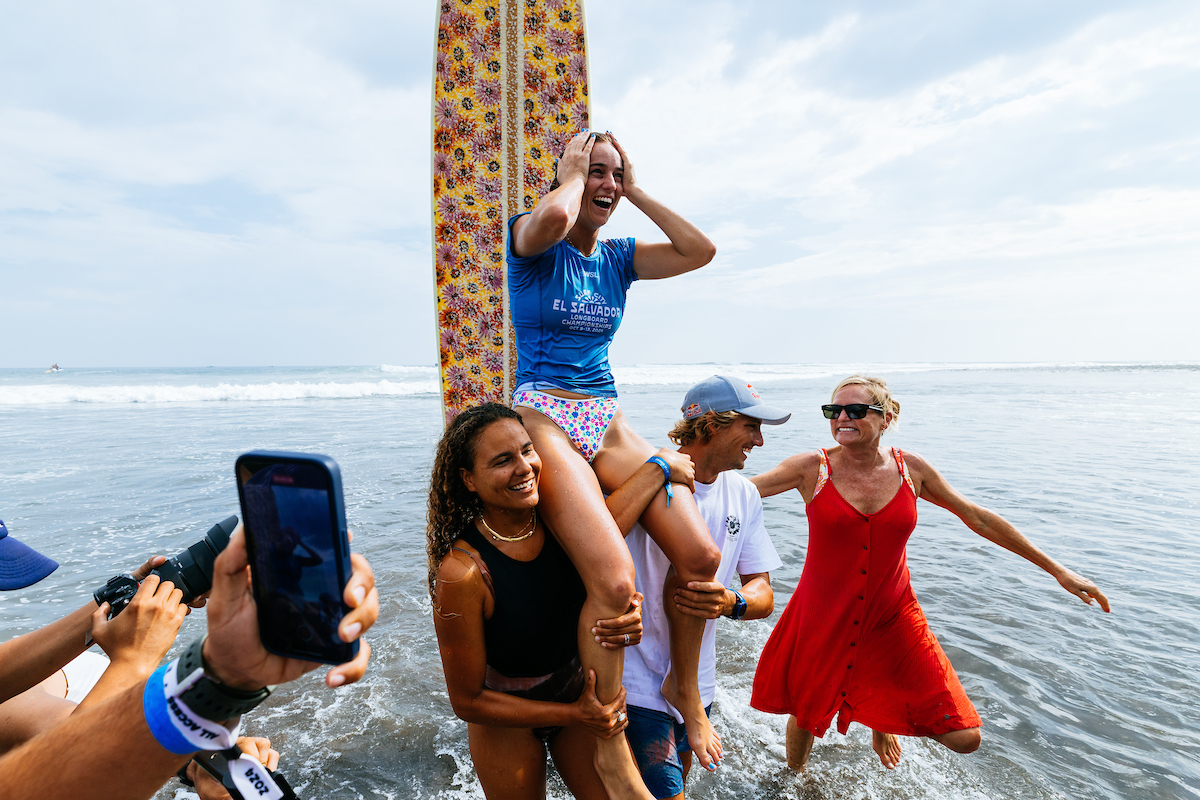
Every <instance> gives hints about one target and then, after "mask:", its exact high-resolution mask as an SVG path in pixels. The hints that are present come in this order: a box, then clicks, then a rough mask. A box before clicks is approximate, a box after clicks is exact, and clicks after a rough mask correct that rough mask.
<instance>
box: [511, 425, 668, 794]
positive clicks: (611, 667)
mask: <svg viewBox="0 0 1200 800" xmlns="http://www.w3.org/2000/svg"><path fill="white" fill-rule="evenodd" d="M517 411H518V413H520V414H521V418H522V419H523V420H524V421H525V428H526V430H528V431H529V436H530V439H531V440H532V441H533V446H534V448H536V449H537V452H538V455H539V456H540V457H541V459H542V474H541V479H540V483H539V494H540V502H539V503H538V511H539V513H540V514H541V516H542V519H544V520H545V521H546V523H547V524H548V525H549V527H550V529H551V530H552V531H553V532H554V535H555V537H556V538H557V539H558V541H559V543H560V544H561V545H562V547H563V550H565V551H566V553H567V556H568V557H569V558H570V559H571V563H572V564H574V565H575V569H576V570H578V572H579V576H580V577H581V578H582V579H583V584H584V586H585V587H586V588H587V600H586V602H585V603H584V605H583V611H582V613H581V614H580V617H579V660H580V661H581V662H582V664H583V668H584V670H588V669H594V670H595V671H596V695H597V697H599V699H600V702H602V703H608V702H611V701H612V699H613V698H614V697H616V696H617V693H618V692H619V691H620V690H621V668H622V666H623V664H624V654H623V653H622V652H621V651H620V650H608V649H605V648H603V647H601V646H600V645H599V644H598V643H597V642H596V640H595V638H594V637H593V636H592V631H591V629H592V627H593V626H594V625H595V624H596V621H597V620H601V619H612V618H613V617H618V616H620V615H621V614H624V613H625V611H626V610H627V609H628V608H629V603H630V601H631V600H632V599H633V592H634V584H633V559H632V558H630V556H629V549H628V548H627V547H626V546H625V540H624V538H623V537H622V536H621V532H620V530H618V529H617V525H616V523H615V522H613V518H612V514H610V513H609V511H608V507H607V506H605V505H604V495H603V493H602V492H601V491H600V484H599V482H597V480H596V475H595V473H594V472H592V469H591V467H590V466H588V463H587V461H585V460H584V458H583V456H581V455H579V452H578V451H577V450H576V449H575V447H574V445H572V444H571V441H570V440H569V439H568V438H567V435H566V434H565V433H563V431H562V429H561V428H559V427H558V425H556V424H554V422H552V421H551V420H550V419H549V418H547V417H546V416H544V415H542V414H541V413H539V412H537V411H534V410H533V409H529V408H518V409H517ZM595 764H596V771H597V772H598V773H599V775H600V778H601V780H603V781H604V787H605V789H606V790H607V791H608V794H609V796H610V797H612V798H614V800H616V798H630V797H632V798H642V799H643V800H646V799H650V797H651V796H650V793H649V792H648V791H646V786H645V784H644V783H642V778H641V775H640V774H639V773H638V770H637V764H636V763H635V762H634V760H633V754H632V753H631V752H630V751H629V745H628V743H627V742H626V741H625V735H624V734H623V733H622V734H618V735H616V736H614V737H612V738H611V739H597V741H596V758H595Z"/></svg>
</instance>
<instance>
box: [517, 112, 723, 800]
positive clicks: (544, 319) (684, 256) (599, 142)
mask: <svg viewBox="0 0 1200 800" xmlns="http://www.w3.org/2000/svg"><path fill="white" fill-rule="evenodd" d="M622 199H625V200H627V201H628V202H630V203H632V204H633V205H634V206H636V207H637V208H638V209H639V210H641V211H642V212H643V213H644V214H645V215H646V216H647V217H649V219H650V220H651V221H652V222H653V223H654V224H655V225H657V226H658V228H659V229H660V230H661V231H662V233H663V234H664V235H665V236H666V238H667V240H668V241H665V242H645V241H641V240H635V239H632V238H624V239H601V238H600V230H601V228H603V227H604V225H606V224H607V223H608V221H609V219H610V218H611V216H612V214H613V212H614V211H615V210H616V208H617V206H618V204H619V203H620V201H621V200H622ZM715 253H716V247H715V246H714V245H713V243H712V242H711V241H709V239H708V237H707V236H705V235H704V233H703V232H701V231H700V229H699V228H697V227H696V226H695V225H693V224H692V223H690V222H688V221H687V220H686V219H684V218H683V217H681V216H680V215H679V214H676V213H675V212H674V211H672V210H671V209H669V208H667V207H666V206H664V205H663V204H662V203H660V202H658V201H657V200H655V199H654V198H653V197H651V196H650V195H649V194H647V192H646V190H645V189H644V188H643V187H642V185H641V184H640V183H639V182H638V181H637V179H636V178H635V176H634V170H633V165H632V164H631V163H630V161H629V157H628V156H627V155H626V153H625V151H624V150H623V149H622V148H621V146H620V144H618V143H617V141H616V139H615V138H613V137H612V135H611V134H601V133H590V132H588V131H584V132H582V133H580V134H578V135H577V136H575V137H574V138H573V139H572V140H571V141H570V143H569V144H568V145H567V147H566V150H565V151H564V152H563V155H562V158H561V159H559V162H558V169H557V175H556V177H555V181H554V184H553V185H552V186H551V187H550V191H549V192H548V193H547V194H546V195H545V196H543V197H542V198H541V199H540V200H539V201H538V204H537V206H536V207H535V208H534V209H533V212H532V213H528V214H518V215H516V216H514V217H512V218H511V219H510V220H509V237H508V252H507V261H508V286H509V296H510V299H511V307H512V320H513V326H514V329H515V331H516V340H517V387H516V391H514V392H513V407H514V408H516V409H517V411H519V412H520V414H521V418H522V419H523V420H524V421H525V425H526V427H527V428H528V429H529V435H530V437H531V438H532V440H533V443H534V445H535V446H536V447H537V450H538V453H539V454H540V455H541V457H542V461H543V464H544V466H545V469H544V472H543V487H544V490H543V492H542V498H543V499H542V508H543V510H544V512H545V518H546V520H547V521H548V522H549V523H550V524H551V525H552V526H554V529H555V532H556V534H557V536H558V538H559V541H560V542H561V543H562V546H563V549H564V550H565V551H566V552H567V555H568V556H569V557H570V559H571V561H572V562H573V563H574V564H575V566H576V567H577V568H578V569H579V573H580V576H581V577H582V578H583V583H584V586H585V587H586V589H587V605H586V606H585V608H586V613H585V617H587V618H591V619H596V618H598V617H611V616H613V615H616V614H620V613H621V611H622V610H623V609H624V608H625V607H626V606H627V605H628V603H629V598H630V597H631V596H632V595H633V591H634V588H633V587H634V575H633V561H632V559H631V558H630V555H629V551H628V549H627V548H626V547H625V543H624V541H623V539H622V537H621V533H620V531H619V530H618V527H617V525H615V524H614V522H613V520H612V518H611V516H610V515H609V513H608V511H606V509H605V503H604V494H603V493H604V492H611V491H613V490H615V489H616V488H617V487H618V486H620V485H621V484H622V483H623V482H624V481H625V480H626V479H628V478H629V477H630V476H631V475H633V474H634V473H635V471H637V470H638V469H639V468H640V467H641V466H642V464H644V463H645V462H646V460H647V459H648V458H652V457H653V456H654V455H655V448H654V447H652V446H651V445H650V444H649V443H647V441H646V440H645V439H643V438H642V437H641V436H639V435H638V434H637V432H636V431H634V430H633V428H632V427H631V426H630V424H629V422H628V421H627V420H626V418H625V415H624V414H623V413H621V409H620V406H619V404H618V402H617V391H616V385H615V382H614V380H613V375H612V370H611V369H610V368H609V363H608V348H609V345H610V343H611V342H612V339H613V336H614V334H615V333H616V331H617V327H618V326H619V325H620V324H621V320H622V318H623V316H624V313H625V296H626V292H627V290H628V289H629V287H630V286H631V285H632V284H633V282H634V281H637V280H646V279H659V278H670V277H673V276H676V275H681V274H683V273H686V272H690V271H692V270H695V269H698V268H700V267H702V266H704V265H705V264H707V263H708V262H709V261H711V260H712V258H713V256H714V254H715ZM678 352H679V353H680V354H682V353H683V352H685V351H684V346H683V345H682V344H680V345H679V348H678ZM661 477H662V478H665V481H666V490H665V491H664V492H663V493H662V494H661V495H660V496H659V499H657V500H655V501H654V502H652V503H651V504H650V505H649V507H648V508H647V509H646V512H645V515H644V517H643V518H642V520H641V521H642V526H643V527H644V528H645V529H646V531H647V532H648V533H649V534H650V536H651V538H653V539H654V542H655V543H656V544H657V545H658V546H659V547H660V548H661V549H662V551H663V552H664V553H665V554H666V555H667V558H668V559H669V560H670V562H671V565H672V572H671V573H669V575H668V579H667V581H668V583H667V586H666V587H664V589H663V591H664V596H672V597H673V596H674V594H675V589H676V588H678V587H681V586H683V585H686V584H687V583H688V582H690V581H702V582H706V581H711V580H712V579H713V576H714V575H715V574H716V571H717V568H718V566H719V565H720V561H721V554H720V552H719V551H718V550H717V548H716V546H715V545H714V544H713V542H712V537H711V536H709V533H708V529H707V528H706V527H705V525H704V520H703V519H702V518H701V517H700V513H699V512H698V511H697V509H696V503H695V500H694V499H693V498H692V496H691V492H690V491H684V490H682V489H677V490H675V491H674V492H673V499H672V490H671V488H670V484H671V482H674V481H675V480H676V476H674V475H671V474H670V470H669V469H667V468H666V466H665V465H664V474H663V475H662V476H661ZM660 485H662V481H660ZM666 613H667V617H668V619H667V621H668V624H669V626H670V635H671V673H670V675H669V676H668V678H667V681H666V682H665V683H664V684H663V688H662V691H663V695H664V697H666V698H667V699H668V701H669V702H670V703H671V704H672V705H673V706H674V707H675V708H677V709H678V710H679V712H680V714H681V715H682V717H683V719H684V723H685V725H686V727H687V733H688V741H689V742H690V744H691V747H692V750H693V751H694V752H695V753H696V757H697V758H698V759H699V760H700V763H701V765H702V766H704V767H705V768H707V769H710V770H711V769H714V768H715V766H716V764H717V763H718V762H719V760H720V757H721V743H720V739H719V737H718V736H717V735H716V733H715V732H714V731H713V728H712V725H711V724H710V723H709V720H708V717H707V715H706V714H705V711H704V706H703V704H702V703H701V702H700V689H699V685H698V683H697V669H698V666H699V658H700V641H701V639H702V638H703V634H704V624H703V623H704V620H703V619H700V618H699V617H689V616H687V615H685V614H682V613H680V612H678V611H677V610H676V608H675V604H674V603H673V602H670V603H667V604H666ZM580 629H581V631H586V627H585V626H583V625H582V624H581V628H580ZM580 655H581V657H582V659H583V663H584V664H585V665H586V666H588V667H590V668H592V669H594V670H595V671H596V674H597V692H598V694H599V697H600V698H601V699H602V700H609V701H611V700H612V698H613V697H615V696H616V693H617V692H618V690H619V689H620V685H621V670H622V658H621V654H620V653H610V652H605V651H603V650H601V649H599V648H598V647H596V646H595V645H594V643H592V642H591V641H590V639H583V640H581V641H580ZM598 747H599V749H598V750H597V764H598V768H599V770H600V774H601V775H602V776H603V777H604V781H605V785H606V786H607V788H608V790H609V794H610V795H611V796H612V797H613V798H614V800H615V799H616V798H622V800H624V799H625V798H642V799H643V800H648V799H649V797H650V795H649V794H648V792H647V791H646V788H645V786H644V785H643V784H642V782H641V779H640V776H639V775H638V772H637V767H636V765H635V764H634V762H633V758H632V757H631V756H630V754H629V748H628V746H627V743H626V742H625V740H624V736H615V737H613V738H612V739H609V740H605V741H601V742H599V743H598Z"/></svg>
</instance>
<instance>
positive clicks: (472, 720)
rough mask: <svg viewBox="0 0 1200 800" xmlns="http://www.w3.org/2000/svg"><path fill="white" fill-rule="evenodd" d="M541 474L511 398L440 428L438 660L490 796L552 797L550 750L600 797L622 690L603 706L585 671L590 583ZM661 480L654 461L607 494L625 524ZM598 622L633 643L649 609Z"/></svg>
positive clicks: (577, 786)
mask: <svg viewBox="0 0 1200 800" xmlns="http://www.w3.org/2000/svg"><path fill="white" fill-rule="evenodd" d="M660 455H662V456H663V457H664V458H667V459H669V461H670V464H671V474H672V476H673V479H676V478H675V476H679V478H678V479H680V480H683V481H684V482H690V481H691V478H692V475H693V467H692V463H691V461H690V459H688V458H687V456H683V455H682V454H680V453H678V452H676V451H673V450H663V451H661V452H660ZM540 473H541V461H540V460H539V458H538V455H537V452H536V451H535V450H534V449H533V444H532V442H531V441H530V438H529V435H528V434H527V433H526V432H525V428H524V425H523V424H522V422H521V417H520V416H519V415H518V414H517V413H516V412H515V411H513V410H511V409H509V408H507V407H506V406H502V405H499V404H496V403H489V404H487V405H483V406H478V407H476V408H472V409H468V410H467V411H464V412H463V413H461V414H459V415H458V416H457V417H456V418H455V420H454V421H453V422H452V423H451V424H450V426H449V427H448V428H447V430H446V433H445V434H444V435H443V436H442V440H441V442H439V444H438V449H437V455H436V457H435V460H434V469H433V477H432V479H431V481H430V487H429V520H428V527H427V531H426V533H427V548H428V553H429V586H430V593H431V595H432V597H433V608H434V627H435V629H436V630H437V637H438V647H439V649H440V650H441V655H442V668H443V669H444V670H445V673H446V688H447V690H448V692H449V694H450V703H451V705H452V706H453V708H454V713H455V714H456V715H457V716H459V717H460V718H462V719H464V720H466V722H467V731H468V738H469V742H470V748H471V760H472V762H474V764H475V771H476V773H477V774H478V775H479V781H480V783H481V784H482V786H483V791H484V794H485V795H486V796H487V797H488V798H489V800H501V799H502V798H503V800H508V799H509V798H512V799H513V800H516V799H517V798H536V797H545V792H546V753H547V751H549V753H550V755H551V756H552V757H553V758H554V763H555V765H556V766H557V767H558V771H559V774H560V775H562V778H563V781H564V782H565V783H566V784H567V787H568V788H569V789H570V790H571V792H572V793H573V794H574V795H575V796H576V797H580V798H589V799H590V798H595V800H604V799H605V798H606V797H607V795H606V793H605V791H604V786H603V784H602V783H601V782H600V778H599V776H598V775H597V773H596V769H595V766H594V761H593V758H594V755H595V749H596V737H597V736H599V737H603V738H608V737H611V736H613V735H615V734H616V733H618V732H619V731H621V730H623V729H624V728H625V726H626V724H627V723H626V716H625V694H624V691H622V692H621V693H620V695H618V696H617V698H616V699H615V700H614V701H613V702H611V703H608V704H602V703H600V702H599V700H598V699H597V698H596V692H595V682H596V677H595V673H594V672H591V673H589V674H588V675H586V676H585V675H584V674H583V669H582V667H581V666H580V663H579V651H578V645H577V641H578V639H577V626H578V622H579V613H580V610H581V609H582V607H583V601H584V597H585V591H584V588H583V583H582V581H581V580H580V578H579V574H578V573H577V572H576V570H575V568H574V566H572V564H571V561H570V559H568V558H567V556H566V554H565V553H564V552H563V550H562V548H561V547H560V546H559V545H558V542H557V541H556V540H555V538H554V536H553V532H552V531H549V530H548V529H547V528H546V526H545V523H544V522H543V521H542V520H541V519H540V518H539V517H538V515H537V503H538V477H539V475H540ZM661 488H662V471H661V469H660V468H659V467H658V466H656V465H655V464H647V465H645V466H644V467H643V468H642V469H640V470H638V472H637V473H635V474H634V475H633V477H631V478H630V479H629V481H627V482H626V483H625V484H624V485H623V486H621V488H620V489H618V490H617V491H616V492H614V493H613V495H612V496H611V497H609V498H608V504H609V508H610V510H611V511H612V513H613V516H614V518H615V520H616V521H617V524H618V526H619V527H620V528H621V529H622V531H623V532H625V533H628V531H629V530H630V529H631V528H632V527H633V525H634V523H635V522H637V518H638V517H639V516H640V515H641V513H642V511H643V510H644V509H645V507H646V505H647V504H648V503H649V502H650V501H651V500H652V499H653V498H654V497H655V496H656V494H657V493H658V491H659V490H660V489H661ZM639 599H640V598H639ZM635 603H636V601H635ZM593 632H594V633H595V635H596V640H597V641H599V642H600V643H601V644H602V645H604V646H605V647H612V648H616V647H623V646H626V645H631V644H637V643H638V642H639V641H641V636H642V627H641V614H640V609H639V608H638V607H637V605H636V604H635V605H634V606H633V607H631V609H630V611H629V613H627V614H625V615H623V616H621V617H618V618H617V619H612V620H598V621H596V623H595V627H594V628H593Z"/></svg>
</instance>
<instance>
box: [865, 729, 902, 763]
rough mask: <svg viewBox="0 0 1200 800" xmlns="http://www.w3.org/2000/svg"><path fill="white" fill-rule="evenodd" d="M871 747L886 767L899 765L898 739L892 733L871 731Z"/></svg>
mask: <svg viewBox="0 0 1200 800" xmlns="http://www.w3.org/2000/svg"><path fill="white" fill-rule="evenodd" d="M871 749H872V750H874V751H875V755H877V756H879V762H880V763H881V764H883V765H884V766H885V767H887V768H888V769H895V768H896V767H897V766H899V765H900V739H899V738H897V737H896V734H894V733H880V732H879V731H876V730H872V731H871Z"/></svg>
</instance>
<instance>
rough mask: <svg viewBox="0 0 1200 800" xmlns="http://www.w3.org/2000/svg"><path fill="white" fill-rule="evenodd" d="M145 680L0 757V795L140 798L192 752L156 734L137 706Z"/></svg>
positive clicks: (30, 799) (6, 798)
mask: <svg viewBox="0 0 1200 800" xmlns="http://www.w3.org/2000/svg"><path fill="white" fill-rule="evenodd" d="M144 690H145V682H142V683H139V684H137V685H135V686H131V687H129V688H128V689H126V690H125V691H124V692H122V693H121V694H119V695H117V696H116V697H113V698H111V699H109V700H108V701H107V702H105V703H101V704H100V705H98V706H96V707H94V708H88V709H83V710H81V711H79V712H78V713H76V714H72V715H71V717H70V718H69V719H68V720H66V721H65V722H63V723H62V724H61V725H58V726H57V727H55V728H52V729H51V730H49V731H46V732H45V733H42V734H41V735H39V736H37V737H35V738H33V739H31V740H29V741H28V742H26V743H25V744H24V745H22V746H21V747H19V748H17V749H16V750H13V751H12V752H11V753H9V754H8V755H6V756H4V757H3V758H0V800H45V798H48V797H69V798H72V800H142V798H147V797H150V796H152V795H153V794H154V793H155V792H156V791H158V789H159V787H161V786H162V785H163V784H164V783H166V782H167V780H169V779H170V777H171V776H172V775H174V774H175V772H176V771H177V770H178V769H179V768H180V767H181V766H183V764H184V763H185V762H186V761H187V760H188V759H189V758H190V757H191V756H190V755H177V754H175V753H172V752H170V751H168V750H166V749H165V748H164V747H163V746H162V745H160V744H159V743H158V741H157V740H155V738H154V736H153V734H151V733H150V728H149V727H148V726H147V725H146V719H145V716H144V715H143V711H142V694H143V692H144Z"/></svg>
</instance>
